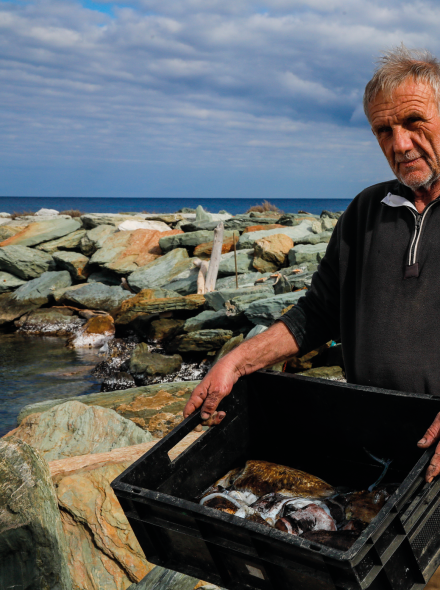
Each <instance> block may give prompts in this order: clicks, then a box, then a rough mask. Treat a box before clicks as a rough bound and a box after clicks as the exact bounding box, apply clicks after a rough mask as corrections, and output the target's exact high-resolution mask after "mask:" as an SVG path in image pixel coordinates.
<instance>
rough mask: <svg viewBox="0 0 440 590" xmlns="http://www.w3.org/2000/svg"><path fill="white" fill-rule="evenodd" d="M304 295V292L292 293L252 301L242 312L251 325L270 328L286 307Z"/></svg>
mask: <svg viewBox="0 0 440 590" xmlns="http://www.w3.org/2000/svg"><path fill="white" fill-rule="evenodd" d="M303 295H304V291H294V292H292V293H286V294H284V295H275V297H269V298H268V299H263V300H261V301H254V302H253V303H251V304H250V305H249V307H248V308H247V309H246V311H245V312H244V313H245V315H246V317H247V318H248V320H249V321H251V322H252V323H253V324H255V325H258V324H263V325H264V326H270V325H272V324H273V323H274V321H275V320H277V319H278V318H279V317H280V316H281V315H282V311H283V309H285V308H286V307H287V306H289V305H292V304H296V303H297V302H298V299H300V298H301V297H302V296H303Z"/></svg>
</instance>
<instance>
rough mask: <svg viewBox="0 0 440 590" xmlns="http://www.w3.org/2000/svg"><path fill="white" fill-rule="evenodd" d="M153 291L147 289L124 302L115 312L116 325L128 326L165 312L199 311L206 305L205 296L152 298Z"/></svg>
mask: <svg viewBox="0 0 440 590" xmlns="http://www.w3.org/2000/svg"><path fill="white" fill-rule="evenodd" d="M150 291H151V290H150V289H145V290H143V291H141V292H140V293H138V294H137V295H136V296H135V297H133V298H131V299H130V300H128V301H124V303H122V305H121V306H120V308H119V309H118V310H116V311H115V313H114V317H115V322H116V324H128V323H130V322H132V321H133V320H135V319H136V318H137V317H138V316H139V315H151V314H155V313H161V312H165V311H176V310H183V309H185V310H197V309H199V308H200V307H203V306H204V304H205V297H204V296H203V295H187V296H186V297H167V298H159V299H157V298H154V297H151V292H150Z"/></svg>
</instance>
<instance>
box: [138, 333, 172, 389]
mask: <svg viewBox="0 0 440 590" xmlns="http://www.w3.org/2000/svg"><path fill="white" fill-rule="evenodd" d="M181 366H182V357H181V356H180V355H178V354H175V355H173V356H166V355H164V354H157V353H154V352H150V351H149V347H148V344H146V343H145V342H141V343H140V344H138V345H137V346H136V348H135V349H134V350H133V352H132V354H131V357H130V373H131V374H132V375H133V377H134V379H135V380H136V381H137V382H140V383H143V382H144V380H145V379H147V378H148V377H153V376H154V375H169V374H170V373H175V372H176V371H179V369H180V367H181Z"/></svg>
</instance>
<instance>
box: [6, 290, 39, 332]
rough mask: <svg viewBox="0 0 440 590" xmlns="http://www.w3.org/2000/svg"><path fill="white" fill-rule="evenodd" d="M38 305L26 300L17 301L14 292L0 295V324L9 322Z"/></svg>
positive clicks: (36, 307)
mask: <svg viewBox="0 0 440 590" xmlns="http://www.w3.org/2000/svg"><path fill="white" fill-rule="evenodd" d="M39 307H40V305H39V304H35V303H30V302H28V301H17V300H16V299H14V292H12V293H3V294H2V295H0V326H3V325H5V324H10V323H11V322H13V321H14V320H17V319H18V318H20V317H21V316H23V315H24V314H26V313H29V312H31V311H34V310H36V309H38V308H39Z"/></svg>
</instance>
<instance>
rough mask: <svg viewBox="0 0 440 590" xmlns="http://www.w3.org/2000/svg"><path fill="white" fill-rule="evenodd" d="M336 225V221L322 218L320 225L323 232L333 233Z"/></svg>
mask: <svg viewBox="0 0 440 590" xmlns="http://www.w3.org/2000/svg"><path fill="white" fill-rule="evenodd" d="M337 223H338V220H337V219H332V218H330V217H322V218H321V224H322V229H323V231H333V230H334V229H335V227H336V224H337Z"/></svg>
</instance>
